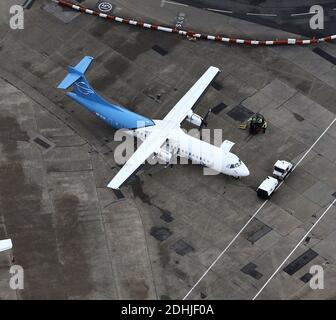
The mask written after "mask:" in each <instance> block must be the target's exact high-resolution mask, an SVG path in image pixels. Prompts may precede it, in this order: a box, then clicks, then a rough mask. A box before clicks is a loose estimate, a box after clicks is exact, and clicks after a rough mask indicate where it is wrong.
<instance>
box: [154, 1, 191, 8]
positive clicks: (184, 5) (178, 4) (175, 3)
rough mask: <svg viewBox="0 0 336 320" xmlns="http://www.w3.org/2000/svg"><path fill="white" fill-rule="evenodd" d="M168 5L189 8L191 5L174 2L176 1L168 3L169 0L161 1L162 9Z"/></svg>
mask: <svg viewBox="0 0 336 320" xmlns="http://www.w3.org/2000/svg"><path fill="white" fill-rule="evenodd" d="M166 3H168V4H173V5H176V6H182V7H189V5H187V4H184V3H178V2H174V1H168V0H161V4H160V7H161V8H163V7H164V5H165V4H166Z"/></svg>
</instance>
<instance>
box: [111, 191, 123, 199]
mask: <svg viewBox="0 0 336 320" xmlns="http://www.w3.org/2000/svg"><path fill="white" fill-rule="evenodd" d="M112 190H113V192H114V194H115V195H116V197H117V198H118V199H123V198H125V196H124V194H123V193H122V192H121V191H120V190H118V189H112Z"/></svg>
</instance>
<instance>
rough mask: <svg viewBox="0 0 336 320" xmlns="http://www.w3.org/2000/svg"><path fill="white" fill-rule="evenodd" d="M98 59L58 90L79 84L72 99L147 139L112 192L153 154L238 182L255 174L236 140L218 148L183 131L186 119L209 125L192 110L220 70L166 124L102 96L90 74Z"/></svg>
mask: <svg viewBox="0 0 336 320" xmlns="http://www.w3.org/2000/svg"><path fill="white" fill-rule="evenodd" d="M92 60H93V58H92V57H88V56H87V57H84V58H83V59H82V60H81V61H80V62H79V63H78V64H77V65H76V66H75V67H69V68H68V72H69V73H68V75H67V76H66V77H65V78H64V79H63V81H62V82H61V83H60V84H59V85H58V88H59V89H64V90H66V89H68V88H69V87H71V86H73V91H72V92H68V93H67V95H68V96H69V97H70V98H71V99H73V100H75V101H76V102H77V103H79V104H81V105H82V106H84V107H85V108H87V109H88V110H89V111H91V112H93V113H95V114H96V115H97V116H98V117H99V118H101V119H102V120H103V121H105V122H106V123H107V124H108V125H110V126H111V127H113V128H115V129H123V130H124V131H125V132H126V133H127V134H129V135H132V136H135V137H137V138H139V139H140V140H142V141H143V142H142V144H141V145H140V146H139V147H138V148H137V150H136V151H135V152H134V153H133V155H132V156H131V157H130V158H129V159H128V161H127V162H126V163H125V165H124V166H123V167H122V168H121V169H120V170H119V172H118V173H117V174H116V175H115V176H114V178H113V179H112V180H111V182H110V183H109V184H108V187H109V188H112V189H119V187H120V186H121V185H122V184H123V183H124V182H125V181H126V180H127V179H128V178H129V177H130V176H131V175H132V174H133V173H134V172H135V171H136V170H137V169H138V168H139V167H140V166H141V165H142V164H143V163H144V162H145V161H146V160H147V159H148V158H149V157H150V156H151V155H154V157H156V158H157V159H159V160H161V161H164V162H165V163H166V164H170V163H171V161H172V159H173V157H174V156H179V157H184V158H188V159H190V160H192V161H193V163H196V164H200V165H203V166H206V167H208V168H210V169H212V170H214V171H217V172H220V173H223V174H226V175H230V176H233V177H236V178H238V177H245V176H248V175H249V174H250V173H249V170H248V168H247V167H246V165H245V164H244V163H243V162H242V161H241V160H240V159H239V158H238V157H237V156H236V155H235V154H233V153H231V152H230V150H231V148H232V147H233V145H234V143H233V142H231V141H228V140H225V141H224V142H223V143H222V144H221V146H220V147H217V146H214V145H212V144H210V143H207V142H205V141H202V140H199V139H197V138H194V137H192V136H190V135H188V134H186V133H185V132H184V131H183V130H182V129H181V123H182V122H183V121H184V120H187V121H188V122H190V123H192V124H194V125H196V126H198V127H200V128H201V127H202V126H203V125H206V122H205V120H206V117H207V115H208V114H209V112H208V113H207V115H206V116H205V117H204V118H202V117H201V116H199V115H197V114H195V113H193V111H192V107H193V106H194V105H195V104H196V103H197V101H198V100H199V99H200V97H201V96H202V94H203V93H204V91H205V90H206V89H207V88H208V86H209V85H210V84H211V82H212V80H213V79H214V78H215V77H216V75H217V74H218V73H219V72H220V70H219V69H218V68H215V67H209V69H208V70H207V71H206V72H205V73H204V74H203V75H202V77H201V78H200V79H199V80H198V81H197V82H196V83H195V84H194V85H193V86H192V87H191V89H190V90H189V91H188V92H187V93H186V94H185V95H184V96H183V97H182V98H181V100H180V101H179V102H178V103H177V104H176V105H175V106H174V107H173V108H172V109H171V110H170V112H169V113H168V114H167V115H166V116H165V118H164V119H163V120H152V119H149V118H147V117H144V116H142V115H139V114H137V113H134V112H132V111H129V110H127V109H125V108H123V107H121V106H119V105H115V104H112V103H109V102H107V101H106V100H104V99H103V98H101V97H100V96H99V95H98V94H97V93H96V92H95V91H94V89H93V88H92V87H91V86H90V84H89V83H88V81H87V79H86V77H85V75H84V74H85V72H86V70H87V69H88V67H89V66H90V64H91V62H92Z"/></svg>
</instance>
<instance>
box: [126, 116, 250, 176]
mask: <svg viewBox="0 0 336 320" xmlns="http://www.w3.org/2000/svg"><path fill="white" fill-rule="evenodd" d="M154 122H155V124H156V125H155V126H150V127H145V128H139V129H136V130H127V131H126V133H128V134H130V135H132V136H136V137H137V138H139V139H140V140H142V141H144V140H145V139H146V137H147V136H148V135H150V134H151V132H152V131H153V130H157V129H158V128H156V127H157V126H162V125H163V127H164V120H154ZM160 152H161V153H164V154H165V155H167V154H170V155H177V156H180V157H182V158H186V159H189V160H192V163H195V164H200V165H203V166H206V167H208V168H210V169H212V170H214V171H217V172H220V173H223V174H226V175H229V176H233V177H245V176H248V175H249V174H250V172H249V170H248V168H247V167H246V165H245V164H244V163H243V162H242V161H241V160H240V159H239V158H238V157H237V156H236V155H235V154H233V153H231V152H228V151H226V150H223V149H222V148H220V147H217V146H214V145H212V144H210V143H208V142H205V141H202V140H200V139H197V138H195V137H192V136H190V135H188V134H187V133H185V132H184V131H183V130H182V129H181V128H177V129H176V130H174V131H173V132H171V133H170V134H169V137H168V139H167V141H166V143H165V144H164V145H163V146H162V147H161V149H160V150H156V152H155V154H159V153H160ZM167 162H168V161H167Z"/></svg>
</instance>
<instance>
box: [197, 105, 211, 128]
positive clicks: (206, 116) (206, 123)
mask: <svg viewBox="0 0 336 320" xmlns="http://www.w3.org/2000/svg"><path fill="white" fill-rule="evenodd" d="M211 111H212V110H211V108H210V109H208V111H207V113H206V114H205V116H204V117H203V120H202V123H201V125H200V126H199V128H198V130H201V129H202V128H203V127H206V126H207V125H208V122H207V121H206V120H207V118H208V116H209V114H210V112H211Z"/></svg>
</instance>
